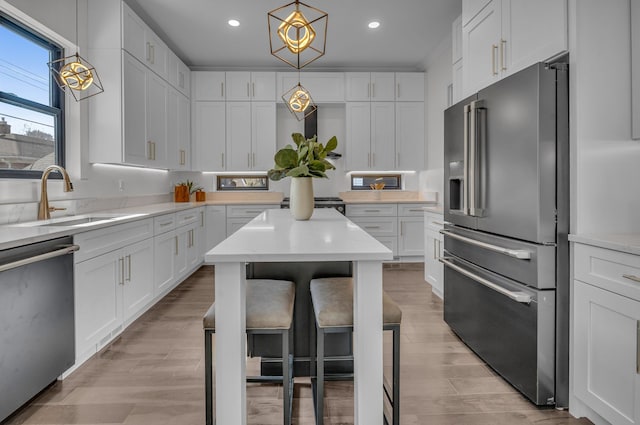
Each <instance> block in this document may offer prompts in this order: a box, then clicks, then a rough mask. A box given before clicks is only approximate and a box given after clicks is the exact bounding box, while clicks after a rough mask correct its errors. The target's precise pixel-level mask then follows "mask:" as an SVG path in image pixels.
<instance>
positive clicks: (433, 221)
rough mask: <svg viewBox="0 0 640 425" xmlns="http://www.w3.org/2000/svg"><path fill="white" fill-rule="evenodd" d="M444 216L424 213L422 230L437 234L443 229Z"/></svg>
mask: <svg viewBox="0 0 640 425" xmlns="http://www.w3.org/2000/svg"><path fill="white" fill-rule="evenodd" d="M444 223H445V221H444V215H443V214H438V213H432V212H428V211H425V212H424V228H425V229H428V230H432V231H434V232H439V231H440V229H442V228H443V227H444Z"/></svg>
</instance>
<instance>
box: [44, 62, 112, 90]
mask: <svg viewBox="0 0 640 425" xmlns="http://www.w3.org/2000/svg"><path fill="white" fill-rule="evenodd" d="M49 70H50V71H51V74H52V75H53V76H54V78H55V80H56V83H57V84H58V86H59V87H60V89H62V90H63V91H68V92H71V94H72V95H73V98H74V99H75V100H76V102H78V101H80V100H84V99H88V98H90V97H91V96H95V95H97V94H100V93H102V92H103V91H104V88H103V87H102V81H100V76H98V71H96V69H95V67H94V66H93V65H91V64H90V63H89V62H88V61H87V60H86V59H84V58H83V57H82V56H80V55H79V54H78V53H76V54H75V55H71V56H67V57H64V58H62V59H58V60H55V61H52V62H49Z"/></svg>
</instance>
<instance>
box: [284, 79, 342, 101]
mask: <svg viewBox="0 0 640 425" xmlns="http://www.w3.org/2000/svg"><path fill="white" fill-rule="evenodd" d="M297 82H298V81H297V80H296V81H295V83H293V84H291V86H290V87H288V88H287V89H286V90H284V91H283V92H282V93H284V92H286V91H287V90H289V89H290V88H291V87H293V86H294V85H295V84H296V83H297ZM301 82H302V85H303V86H304V87H306V88H307V90H309V92H311V97H312V98H313V101H314V102H315V103H328V102H336V103H339V102H344V74H343V73H342V72H304V73H302V81H301Z"/></svg>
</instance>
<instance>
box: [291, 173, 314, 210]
mask: <svg viewBox="0 0 640 425" xmlns="http://www.w3.org/2000/svg"><path fill="white" fill-rule="evenodd" d="M289 197H290V198H291V200H290V206H289V207H290V208H291V215H292V216H293V218H295V219H296V220H309V219H310V218H311V215H312V214H313V177H292V178H291V193H290V195H289Z"/></svg>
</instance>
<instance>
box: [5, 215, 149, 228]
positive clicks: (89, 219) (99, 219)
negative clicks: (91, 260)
mask: <svg viewBox="0 0 640 425" xmlns="http://www.w3.org/2000/svg"><path fill="white" fill-rule="evenodd" d="M144 215H145V214H117V213H114V214H83V215H75V216H68V217H61V218H54V219H51V220H45V221H31V222H29V223H21V224H18V225H17V226H20V227H85V226H91V225H94V224H99V223H108V222H113V221H119V220H126V219H129V218H134V217H141V216H144Z"/></svg>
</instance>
